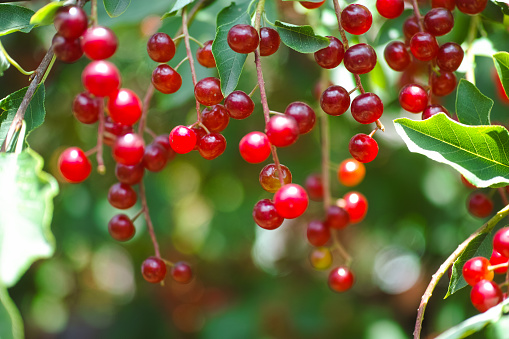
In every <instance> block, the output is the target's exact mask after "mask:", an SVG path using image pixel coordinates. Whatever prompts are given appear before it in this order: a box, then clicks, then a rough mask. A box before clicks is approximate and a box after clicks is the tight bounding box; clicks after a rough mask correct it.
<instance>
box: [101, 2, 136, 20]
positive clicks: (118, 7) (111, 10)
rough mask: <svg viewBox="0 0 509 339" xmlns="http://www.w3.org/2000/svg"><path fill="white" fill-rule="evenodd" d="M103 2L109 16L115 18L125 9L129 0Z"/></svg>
mask: <svg viewBox="0 0 509 339" xmlns="http://www.w3.org/2000/svg"><path fill="white" fill-rule="evenodd" d="M103 3H104V8H105V9H106V12H107V13H108V15H109V16H110V18H115V17H117V16H119V15H120V14H122V13H124V12H125V11H126V10H127V7H129V5H130V4H131V0H103Z"/></svg>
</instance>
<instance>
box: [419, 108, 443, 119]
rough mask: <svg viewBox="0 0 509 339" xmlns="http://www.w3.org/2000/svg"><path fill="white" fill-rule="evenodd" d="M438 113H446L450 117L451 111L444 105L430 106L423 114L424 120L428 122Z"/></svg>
mask: <svg viewBox="0 0 509 339" xmlns="http://www.w3.org/2000/svg"><path fill="white" fill-rule="evenodd" d="M438 113H445V114H446V115H447V116H449V117H450V115H449V111H448V110H447V109H446V108H445V107H444V106H442V105H429V106H426V108H425V109H424V111H423V112H422V120H426V119H428V118H431V117H432V116H434V115H435V114H438Z"/></svg>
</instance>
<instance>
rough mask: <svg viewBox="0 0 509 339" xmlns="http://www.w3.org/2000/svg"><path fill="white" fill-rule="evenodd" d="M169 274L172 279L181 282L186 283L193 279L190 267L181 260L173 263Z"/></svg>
mask: <svg viewBox="0 0 509 339" xmlns="http://www.w3.org/2000/svg"><path fill="white" fill-rule="evenodd" d="M170 274H171V277H172V278H173V280H175V281H176V282H178V283H181V284H188V283H189V282H191V280H192V279H193V271H192V270H191V267H190V266H189V265H188V264H187V263H185V262H183V261H179V262H177V263H175V265H173V267H172V268H171V270H170Z"/></svg>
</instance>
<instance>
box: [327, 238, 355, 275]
mask: <svg viewBox="0 0 509 339" xmlns="http://www.w3.org/2000/svg"><path fill="white" fill-rule="evenodd" d="M332 241H333V242H334V248H335V249H336V250H337V251H338V252H339V254H340V255H341V256H342V257H343V259H345V266H346V267H350V265H351V264H352V257H351V256H350V254H348V252H347V251H346V249H345V247H344V246H343V244H341V242H340V241H339V239H338V234H337V232H332Z"/></svg>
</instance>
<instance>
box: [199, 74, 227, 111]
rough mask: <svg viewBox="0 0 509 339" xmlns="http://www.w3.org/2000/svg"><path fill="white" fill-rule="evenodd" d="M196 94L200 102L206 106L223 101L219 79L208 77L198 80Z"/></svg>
mask: <svg viewBox="0 0 509 339" xmlns="http://www.w3.org/2000/svg"><path fill="white" fill-rule="evenodd" d="M194 96H195V97H196V100H198V102H199V103H200V104H202V105H205V106H212V105H216V104H218V103H220V102H221V101H223V93H221V84H220V82H219V79H218V78H214V77H208V78H204V79H201V80H200V81H198V83H197V84H196V86H195V87H194Z"/></svg>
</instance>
